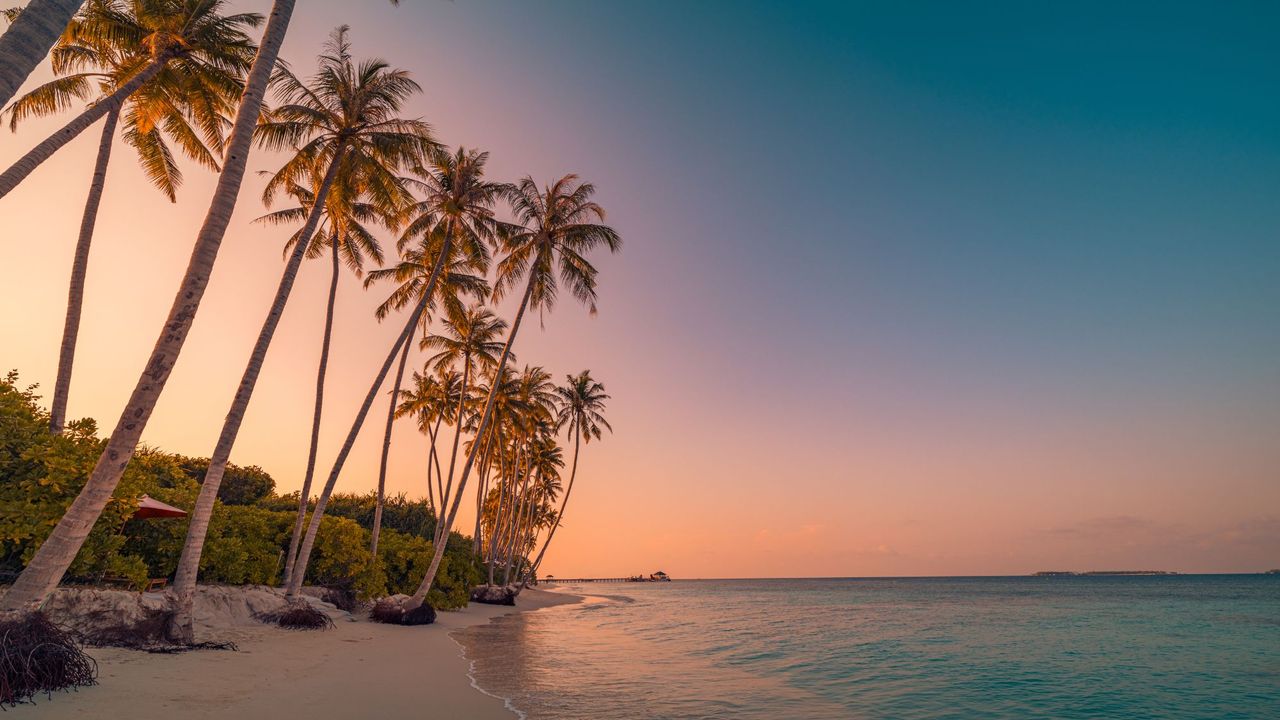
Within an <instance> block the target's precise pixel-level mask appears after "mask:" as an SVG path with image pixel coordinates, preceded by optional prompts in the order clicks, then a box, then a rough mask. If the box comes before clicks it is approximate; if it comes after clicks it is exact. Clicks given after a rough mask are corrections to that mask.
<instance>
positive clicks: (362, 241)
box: [259, 178, 397, 584]
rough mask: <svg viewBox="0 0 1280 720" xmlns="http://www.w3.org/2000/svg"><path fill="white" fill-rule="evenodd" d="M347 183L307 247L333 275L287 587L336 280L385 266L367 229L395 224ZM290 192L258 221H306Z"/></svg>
mask: <svg viewBox="0 0 1280 720" xmlns="http://www.w3.org/2000/svg"><path fill="white" fill-rule="evenodd" d="M339 179H340V180H341V178H339ZM348 185H349V183H343V182H338V183H335V185H334V187H333V188H332V189H331V190H330V191H329V195H328V198H327V201H326V203H325V205H326V208H325V215H324V218H323V219H322V221H321V222H322V223H323V224H324V225H325V227H323V228H322V231H320V232H318V234H317V235H316V236H314V238H313V240H312V242H311V247H310V248H309V249H308V250H307V257H308V258H317V257H320V256H322V255H324V254H326V248H327V254H328V255H329V258H330V261H331V271H330V276H329V295H328V302H327V303H326V305H325V323H324V333H323V334H322V336H321V342H320V363H319V366H318V367H317V370H316V396H315V397H316V399H315V405H314V410H313V412H312V418H311V444H310V447H309V448H308V450H307V469H306V473H305V475H304V478H303V483H302V491H301V492H300V493H299V494H298V512H297V516H296V517H295V520H294V526H293V534H292V536H291V538H290V541H289V542H290V550H291V551H290V553H289V555H288V556H287V558H286V561H285V569H284V582H285V583H286V584H287V583H288V581H289V577H290V576H291V575H292V573H293V557H294V554H295V553H296V552H297V549H298V542H299V541H300V539H301V536H302V529H303V524H304V522H305V519H306V514H307V501H308V499H309V496H310V493H311V483H312V480H313V478H314V477H315V467H316V454H317V452H318V451H319V446H320V421H321V418H322V415H323V411H324V386H325V376H326V374H327V370H328V367H329V348H330V344H331V342H332V339H333V311H334V307H335V306H336V304H337V294H338V277H339V275H340V271H341V265H342V264H345V265H346V266H347V268H348V269H349V270H351V272H353V273H354V274H355V275H356V277H361V276H362V275H363V274H364V263H365V257H366V256H368V257H370V258H371V259H373V260H374V261H376V262H377V263H378V264H382V262H383V261H384V258H383V254H382V246H381V244H380V243H379V242H378V239H377V238H376V237H375V236H374V235H373V233H372V232H371V231H370V230H369V229H368V227H366V225H367V224H369V223H378V224H381V225H386V226H388V227H394V226H395V224H396V222H397V219H396V218H395V217H394V215H393V210H394V208H388V207H382V206H379V205H377V204H375V203H371V202H365V201H363V199H362V198H361V197H360V193H359V191H358V190H357V189H353V188H350V187H348ZM288 192H289V194H290V195H292V196H293V197H294V199H295V200H297V201H298V203H299V204H298V206H296V207H291V208H286V209H284V210H277V211H275V212H272V213H269V214H267V215H265V216H263V217H261V218H259V220H260V221H263V222H268V223H272V224H281V223H289V222H296V221H298V220H304V219H305V218H306V217H307V214H308V213H309V212H310V208H311V207H312V205H313V204H314V202H315V200H314V197H315V193H314V191H313V190H312V189H307V188H305V187H302V186H299V185H296V184H290V185H289V189H288ZM300 233H301V231H299V232H298V233H295V234H294V235H293V237H291V238H290V239H289V242H288V243H286V245H285V251H286V252H288V251H289V249H290V248H292V247H294V246H295V245H294V244H295V243H297V242H299V235H300Z"/></svg>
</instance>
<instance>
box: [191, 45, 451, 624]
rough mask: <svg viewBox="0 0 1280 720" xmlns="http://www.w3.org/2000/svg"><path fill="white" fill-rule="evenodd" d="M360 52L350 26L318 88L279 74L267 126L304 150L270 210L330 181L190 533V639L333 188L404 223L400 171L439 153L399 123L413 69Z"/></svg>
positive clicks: (272, 313) (413, 86)
mask: <svg viewBox="0 0 1280 720" xmlns="http://www.w3.org/2000/svg"><path fill="white" fill-rule="evenodd" d="M350 49H351V46H350V42H349V41H348V39H347V28H346V26H342V27H339V28H338V29H337V30H335V31H334V33H333V34H332V36H331V37H330V39H329V42H328V43H327V44H326V46H325V54H323V55H322V56H321V57H320V62H319V68H318V71H317V74H316V75H315V77H313V78H312V79H311V81H310V82H309V83H305V84H304V83H303V82H302V81H300V80H299V79H298V78H297V77H296V76H295V75H294V74H293V73H292V72H290V71H289V70H288V69H287V68H279V69H277V72H276V76H275V82H276V87H277V89H278V90H277V92H278V94H279V96H280V100H281V104H280V106H279V107H277V108H275V109H274V110H273V111H272V116H271V119H270V120H268V121H266V122H264V123H263V124H262V125H260V126H259V128H258V132H259V136H260V137H261V138H262V140H263V143H264V144H265V145H266V146H267V147H268V148H271V149H276V150H279V149H282V148H283V147H287V146H289V145H292V146H293V147H296V148H297V152H296V153H295V154H294V155H293V156H292V157H290V158H289V159H288V160H287V161H285V164H284V166H283V167H282V168H281V169H280V170H279V171H277V172H276V174H275V175H274V176H273V177H272V178H271V180H269V181H268V182H267V187H266V189H265V190H264V193H263V199H264V201H267V202H270V201H271V199H272V198H273V194H274V193H275V192H278V191H281V190H285V191H287V190H288V189H289V188H290V187H294V188H296V187H297V185H298V184H299V182H300V181H302V180H303V179H305V178H308V177H314V176H315V175H316V174H320V172H321V171H320V168H324V170H323V179H322V180H321V181H320V182H319V185H318V187H317V189H316V191H315V196H314V201H313V203H312V205H311V208H310V212H309V213H308V216H307V220H306V224H305V225H304V226H303V229H302V231H301V233H300V234H299V235H298V236H297V239H296V242H295V243H294V248H293V250H292V252H291V253H290V256H289V260H288V262H287V264H286V266H285V270H284V273H283V275H282V277H281V279H280V285H279V287H278V289H277V291H276V295H275V298H274V299H273V301H272V305H271V308H270V310H269V312H268V314H267V318H266V320H265V321H264V322H263V326H262V330H261V331H260V332H259V334H258V340H257V342H256V343H255V345H254V348H253V351H252V353H251V355H250V358H249V362H248V365H247V366H246V367H245V371H244V375H243V377H242V378H241V381H240V386H239V388H238V389H237V391H236V394H235V397H234V399H233V400H232V405H231V409H230V410H229V411H228V412H227V417H226V420H225V422H224V423H223V427H222V433H221V434H220V435H219V438H218V443H217V445H216V446H215V448H214V451H213V454H212V455H211V456H210V459H209V467H208V470H207V471H206V472H205V476H204V482H203V484H202V485H201V488H200V496H199V498H198V499H197V500H196V507H195V510H194V511H193V512H192V513H191V518H190V521H189V523H188V526H187V540H186V544H185V545H184V546H183V552H182V558H181V559H180V560H179V562H178V570H177V574H176V575H175V577H174V591H173V592H174V596H175V598H176V601H177V610H178V617H177V619H176V622H175V627H177V628H178V630H177V632H178V637H179V639H180V640H183V641H187V642H189V641H190V640H191V632H192V631H191V602H192V598H193V595H194V592H195V584H196V575H197V573H198V570H199V567H200V553H201V550H202V549H203V546H204V539H205V534H206V532H207V531H208V526H209V520H210V518H211V517H212V514H213V506H214V501H215V500H216V499H217V495H218V488H219V486H220V485H221V482H222V474H223V472H224V470H225V469H226V464H227V461H228V459H229V457H230V455H231V449H232V446H233V445H234V444H235V440H236V435H237V434H238V433H239V430H240V424H241V422H242V420H243V418H244V413H245V410H246V409H247V408H248V405H249V400H250V398H251V396H252V394H253V389H254V386H255V385H256V383H257V380H258V375H259V373H260V372H261V370H262V363H263V361H264V360H265V358H266V353H267V349H268V348H269V347H270V345H271V339H272V337H273V336H274V333H275V329H276V326H277V325H278V324H279V321H280V316H281V314H282V313H283V312H284V306H285V303H286V302H288V299H289V294H290V291H291V290H292V288H293V282H294V279H295V278H296V277H297V273H298V268H299V267H300V265H301V263H302V259H303V257H304V255H305V254H306V251H307V249H308V247H309V246H310V244H311V239H312V238H311V235H312V233H313V232H314V230H315V228H316V227H317V225H318V224H319V222H320V218H321V216H322V215H323V214H324V209H325V208H326V207H328V205H327V203H328V199H329V193H330V191H331V189H332V188H334V187H339V188H342V189H344V190H349V192H350V193H351V194H353V195H354V196H356V197H363V198H368V199H369V201H370V202H371V203H372V204H373V205H374V206H375V207H376V208H378V209H379V211H380V213H382V214H383V215H386V216H394V215H395V214H397V213H398V212H399V211H400V210H402V209H403V208H405V207H407V206H408V205H409V203H410V202H411V199H412V198H411V196H410V195H409V193H408V191H407V190H406V189H405V188H404V186H403V185H402V184H401V183H400V181H399V176H398V171H400V170H401V169H403V168H406V167H410V166H414V165H416V164H418V163H420V162H421V160H422V158H423V157H424V156H425V155H427V154H429V153H431V152H433V151H434V150H435V148H436V146H435V141H434V140H432V138H431V131H430V128H429V127H428V126H427V124H426V123H424V122H422V121H420V120H406V119H402V118H400V117H399V116H398V113H399V110H400V107H401V106H402V105H403V104H404V102H405V101H406V100H407V99H408V98H409V97H410V96H411V95H413V93H415V92H417V91H418V90H419V89H420V88H419V86H418V84H417V83H416V82H414V81H413V80H412V79H410V78H409V75H408V73H407V72H406V71H404V70H396V69H392V68H391V67H390V66H388V65H387V63H385V62H383V61H381V60H366V61H363V62H359V63H357V62H355V61H354V60H353V59H352V57H351V52H350ZM338 178H341V181H340V182H339V181H338ZM341 194H342V193H340V195H341ZM335 202H336V203H337V209H336V211H335V212H332V213H331V214H330V217H331V219H335V218H339V217H340V216H341V215H342V213H343V210H345V208H346V207H347V206H348V205H349V204H350V203H349V200H341V199H339V200H336V201H335ZM334 226H335V228H339V229H340V228H341V227H343V225H342V223H341V221H340V220H334Z"/></svg>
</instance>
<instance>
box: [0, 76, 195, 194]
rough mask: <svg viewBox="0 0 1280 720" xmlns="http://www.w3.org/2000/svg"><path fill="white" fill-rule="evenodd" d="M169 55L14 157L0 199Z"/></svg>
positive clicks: (116, 107)
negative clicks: (28, 150) (23, 152)
mask: <svg viewBox="0 0 1280 720" xmlns="http://www.w3.org/2000/svg"><path fill="white" fill-rule="evenodd" d="M172 57H173V56H172V55H170V54H169V53H167V52H166V53H161V54H160V56H158V57H157V58H156V59H154V60H152V61H151V62H150V64H148V65H147V66H146V67H145V68H143V69H142V71H141V72H139V73H138V74H137V75H134V76H133V77H132V78H129V82H127V83H125V84H123V85H121V86H120V87H118V88H116V90H115V92H113V93H111V94H110V95H108V96H106V97H105V98H103V99H101V100H99V101H98V102H96V103H94V104H92V105H90V106H89V107H88V108H86V109H85V111H84V112H82V113H80V114H79V115H77V116H76V117H75V119H73V120H72V121H71V122H69V123H67V124H66V125H63V126H62V128H61V129H59V130H57V131H56V132H54V133H53V134H52V135H50V136H49V137H47V138H45V139H44V142H41V143H40V144H39V145H37V146H35V147H33V148H31V151H30V152H28V153H27V154H26V155H23V156H22V157H20V158H18V161H17V162H15V163H14V164H13V165H12V166H10V167H9V169H8V170H5V171H4V173H3V174H0V197H4V196H5V195H8V194H9V192H10V191H11V190H13V189H14V188H15V187H17V186H18V183H20V182H22V181H23V180H24V179H26V177H27V176H28V175H30V174H31V172H32V171H33V170H35V169H36V168H38V167H40V163H42V162H44V161H45V160H48V159H49V158H50V157H52V156H53V154H54V153H55V152H57V151H58V150H60V149H61V148H62V146H63V145H66V144H67V143H69V142H71V141H72V140H74V139H76V137H77V136H79V135H80V133H82V132H84V131H85V130H86V129H88V127H89V126H90V125H92V124H94V123H95V122H97V121H98V118H100V117H102V116H103V115H106V114H108V113H113V112H119V111H120V106H121V105H122V104H123V103H124V101H125V100H126V99H127V98H128V97H129V96H130V95H132V94H133V93H134V91H135V90H137V89H138V88H140V87H142V85H143V84H144V83H146V82H147V81H148V80H150V79H151V78H153V77H155V76H156V74H157V73H159V72H160V71H161V70H163V69H164V66H165V65H166V64H168V62H169V60H171V59H172Z"/></svg>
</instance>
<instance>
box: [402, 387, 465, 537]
mask: <svg viewBox="0 0 1280 720" xmlns="http://www.w3.org/2000/svg"><path fill="white" fill-rule="evenodd" d="M461 384H462V378H461V376H459V375H457V373H452V372H450V373H435V374H433V373H431V372H430V368H423V372H419V371H417V370H414V371H413V377H412V379H411V382H410V385H411V389H409V390H401V391H400V404H399V405H398V406H396V418H397V419H399V418H403V417H413V418H415V419H416V420H417V423H418V432H421V433H422V434H423V435H426V436H427V440H428V451H427V504H428V506H429V507H430V509H431V512H432V513H435V512H436V508H437V504H436V485H435V484H433V483H432V471H433V470H434V471H435V473H436V474H437V475H439V474H440V460H439V459H438V458H437V457H436V437H437V436H438V435H439V433H440V426H441V424H443V423H445V422H449V423H452V422H453V420H452V418H451V416H450V415H449V413H450V412H451V411H452V410H453V408H454V405H455V404H454V403H453V402H451V399H452V398H453V397H455V396H456V395H457V393H458V392H460V390H461ZM437 482H438V478H437ZM440 492H441V493H443V492H444V486H443V485H440Z"/></svg>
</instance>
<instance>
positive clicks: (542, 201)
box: [493, 174, 622, 315]
mask: <svg viewBox="0 0 1280 720" xmlns="http://www.w3.org/2000/svg"><path fill="white" fill-rule="evenodd" d="M504 194H505V196H506V198H507V200H508V201H509V202H510V203H511V209H512V212H513V213H514V215H515V219H516V225H513V226H507V227H506V228H504V229H505V230H506V232H505V233H504V237H503V238H502V239H503V244H504V246H505V248H506V251H507V256H506V257H505V258H503V260H502V262H500V263H499V264H498V279H497V282H496V283H495V284H494V292H493V295H494V301H495V302H496V301H498V300H501V299H502V298H503V297H504V296H505V295H506V294H507V292H509V291H510V290H511V288H513V287H515V286H516V285H517V284H518V283H519V282H520V280H521V279H522V278H524V277H525V274H526V273H528V274H529V275H530V279H529V283H530V286H529V287H530V294H529V303H530V305H531V306H532V307H534V308H537V309H538V310H539V311H540V312H547V311H550V310H551V309H552V308H553V307H554V306H555V302H556V296H557V294H558V293H559V289H560V283H563V284H564V285H565V286H566V287H567V288H568V290H569V292H570V294H571V295H573V297H575V298H576V299H577V300H578V301H579V302H581V303H583V304H584V305H586V306H587V307H588V309H589V310H590V312H591V314H593V315H594V314H595V313H596V284H597V283H596V278H597V276H598V275H599V271H597V270H596V268H595V266H594V265H592V264H591V263H590V262H588V261H587V259H586V257H585V254H586V253H587V252H588V251H590V250H593V249H595V248H597V247H599V246H601V245H603V246H605V247H607V248H609V251H610V252H617V251H618V249H619V248H621V247H622V238H621V237H620V236H619V235H618V233H617V232H615V231H614V229H613V228H611V227H609V226H607V225H603V224H601V223H603V221H604V219H605V212H604V208H603V207H601V206H600V205H599V204H598V203H596V202H594V201H593V200H592V199H591V197H592V196H593V195H594V194H595V186H594V185H592V184H591V183H580V182H578V176H577V175H572V174H570V175H565V176H564V177H562V178H560V179H559V180H557V181H556V182H555V183H553V184H551V185H550V186H547V187H545V188H539V187H538V184H537V183H535V182H534V181H533V179H532V178H529V177H526V178H524V179H523V180H521V181H520V182H519V183H517V184H515V185H511V186H508V187H507V189H506V191H505V193H504Z"/></svg>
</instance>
